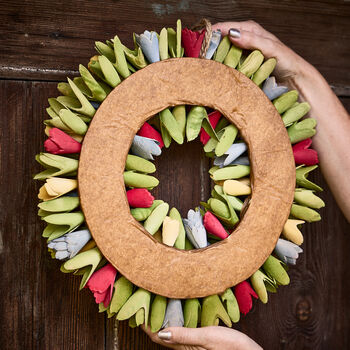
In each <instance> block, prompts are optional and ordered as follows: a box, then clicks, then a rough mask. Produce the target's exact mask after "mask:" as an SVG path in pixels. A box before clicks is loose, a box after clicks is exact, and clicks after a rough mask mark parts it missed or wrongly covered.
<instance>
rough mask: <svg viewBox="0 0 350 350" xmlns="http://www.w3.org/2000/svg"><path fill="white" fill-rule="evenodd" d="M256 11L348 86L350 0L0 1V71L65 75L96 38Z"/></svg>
mask: <svg viewBox="0 0 350 350" xmlns="http://www.w3.org/2000/svg"><path fill="white" fill-rule="evenodd" d="M201 17H208V18H209V19H210V20H211V21H212V23H215V22H222V21H233V20H239V21H241V20H248V19H254V20H256V21H257V22H259V23H260V24H261V25H263V26H264V27H265V28H266V29H267V30H269V31H271V32H272V33H274V34H275V35H276V36H278V37H279V38H280V39H281V40H282V41H283V42H285V43H286V44H287V45H289V46H290V47H291V48H292V49H294V50H295V51H296V52H298V53H299V54H300V55H302V56H303V57H304V58H305V59H307V60H308V61H310V62H311V63H312V64H314V65H315V66H316V67H317V68H318V69H319V70H320V71H321V73H322V74H324V75H325V77H326V79H327V80H328V81H329V82H330V83H331V84H332V85H335V86H338V87H339V88H341V89H342V88H343V87H344V86H349V80H350V60H349V58H348V55H349V50H348V48H349V46H350V31H349V17H350V4H349V3H348V2H346V1H339V0H338V1H330V0H328V1H277V0H275V1H267V0H258V1H253V0H249V1H246V0H245V1H243V0H237V1H234V2H231V1H224V0H216V1H214V0H210V1H205V2H203V1H200V0H180V1H177V0H166V1H157V0H152V1H146V0H143V1H139V0H119V1H113V0H106V1H104V2H103V5H102V6H100V4H98V3H96V2H95V1H92V0H88V1H86V0H75V1H69V0H60V1H52V0H49V1H48V0H34V1H25V2H23V1H12V2H8V1H3V0H2V1H0V18H1V21H0V33H1V36H0V45H1V46H0V47H1V52H0V77H5V78H15V79H23V78H26V79H34V80H62V79H65V78H66V76H67V75H71V74H73V73H74V72H76V71H77V69H78V65H79V63H84V64H87V62H88V60H89V58H90V57H91V56H92V55H94V54H95V53H94V50H93V47H94V42H95V41H98V40H99V41H104V40H106V39H110V38H111V37H113V36H114V35H115V34H118V35H119V37H120V39H121V40H122V42H124V43H126V44H127V45H131V44H132V35H131V34H132V32H136V33H140V32H141V31H143V30H145V29H149V30H157V31H159V30H160V29H161V28H162V27H164V26H172V27H174V26H175V23H176V20H177V19H178V18H181V19H182V21H183V25H184V26H192V25H193V24H194V23H195V22H197V21H198V20H199V19H200V18H201Z"/></svg>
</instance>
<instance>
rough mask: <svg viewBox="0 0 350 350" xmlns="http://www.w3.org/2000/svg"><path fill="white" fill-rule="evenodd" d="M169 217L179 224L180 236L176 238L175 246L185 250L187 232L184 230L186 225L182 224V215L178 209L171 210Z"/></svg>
mask: <svg viewBox="0 0 350 350" xmlns="http://www.w3.org/2000/svg"><path fill="white" fill-rule="evenodd" d="M169 216H170V217H171V218H172V219H174V220H177V221H178V223H179V235H178V236H177V238H176V241H175V245H174V246H175V247H176V248H178V249H185V238H186V232H185V228H184V225H183V222H182V218H181V215H180V213H179V211H178V210H177V209H176V208H171V209H170V212H169Z"/></svg>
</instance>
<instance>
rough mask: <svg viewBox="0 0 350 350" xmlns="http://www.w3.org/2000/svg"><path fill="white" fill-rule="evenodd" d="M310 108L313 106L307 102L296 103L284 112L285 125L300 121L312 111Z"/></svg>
mask: <svg viewBox="0 0 350 350" xmlns="http://www.w3.org/2000/svg"><path fill="white" fill-rule="evenodd" d="M310 108H311V107H310V105H309V104H308V103H307V102H302V103H295V105H293V106H292V107H290V108H289V109H287V110H286V111H285V112H284V113H283V115H282V120H283V123H284V125H285V126H289V125H291V124H293V123H294V122H296V121H298V120H299V119H301V118H302V117H304V116H305V115H306V114H307V113H308V112H309V111H310Z"/></svg>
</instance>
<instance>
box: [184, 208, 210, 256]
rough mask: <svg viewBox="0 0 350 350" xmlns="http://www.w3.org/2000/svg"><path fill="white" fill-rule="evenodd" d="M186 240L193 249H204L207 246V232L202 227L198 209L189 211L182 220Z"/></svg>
mask: <svg viewBox="0 0 350 350" xmlns="http://www.w3.org/2000/svg"><path fill="white" fill-rule="evenodd" d="M183 223H184V226H185V231H186V235H187V238H188V239H189V240H190V242H191V243H192V244H193V245H194V247H195V248H197V249H198V248H205V247H206V246H207V245H208V241H207V232H206V230H205V227H204V225H203V220H202V216H201V213H200V211H199V210H198V209H196V210H195V211H194V210H192V209H190V210H189V211H188V213H187V219H183Z"/></svg>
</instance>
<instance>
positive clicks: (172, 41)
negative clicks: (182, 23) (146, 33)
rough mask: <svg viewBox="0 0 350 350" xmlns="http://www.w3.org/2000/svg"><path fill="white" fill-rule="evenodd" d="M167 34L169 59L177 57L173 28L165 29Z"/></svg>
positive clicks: (175, 33) (175, 37)
mask: <svg viewBox="0 0 350 350" xmlns="http://www.w3.org/2000/svg"><path fill="white" fill-rule="evenodd" d="M167 33H168V46H169V53H170V57H177V32H175V30H174V29H173V28H167ZM180 40H181V34H180Z"/></svg>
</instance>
